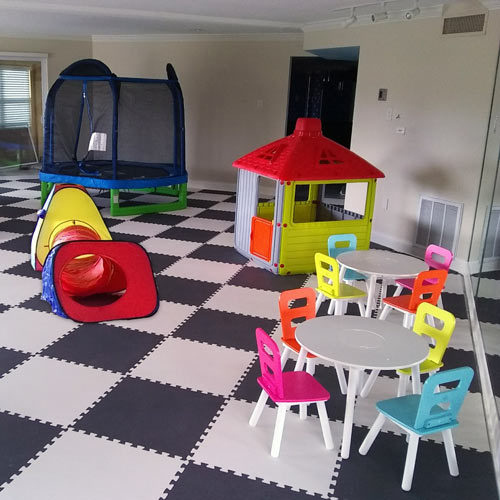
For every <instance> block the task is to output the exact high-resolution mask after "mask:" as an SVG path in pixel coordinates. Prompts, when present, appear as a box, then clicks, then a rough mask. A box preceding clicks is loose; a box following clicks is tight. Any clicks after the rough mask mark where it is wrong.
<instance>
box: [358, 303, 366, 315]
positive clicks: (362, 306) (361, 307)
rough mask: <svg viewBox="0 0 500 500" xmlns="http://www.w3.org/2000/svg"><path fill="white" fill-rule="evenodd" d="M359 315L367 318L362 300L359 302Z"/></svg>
mask: <svg viewBox="0 0 500 500" xmlns="http://www.w3.org/2000/svg"><path fill="white" fill-rule="evenodd" d="M358 308H359V315H360V316H361V317H362V318H363V317H364V316H365V306H364V305H363V302H361V300H358Z"/></svg>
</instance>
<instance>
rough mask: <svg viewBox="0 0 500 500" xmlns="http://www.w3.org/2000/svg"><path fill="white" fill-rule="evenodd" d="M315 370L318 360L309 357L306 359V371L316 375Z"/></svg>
mask: <svg viewBox="0 0 500 500" xmlns="http://www.w3.org/2000/svg"><path fill="white" fill-rule="evenodd" d="M315 371H316V361H315V358H307V361H306V372H307V373H309V375H314V372H315Z"/></svg>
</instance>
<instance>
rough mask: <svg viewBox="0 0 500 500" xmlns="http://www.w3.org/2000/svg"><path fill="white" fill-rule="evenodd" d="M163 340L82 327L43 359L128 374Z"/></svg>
mask: <svg viewBox="0 0 500 500" xmlns="http://www.w3.org/2000/svg"><path fill="white" fill-rule="evenodd" d="M162 340H163V337H161V336H158V335H153V334H150V333H145V332H137V331H134V330H129V329H126V328H119V327H115V326H110V325H103V324H99V323H98V324H89V323H87V324H84V325H81V326H79V327H77V328H76V329H75V330H73V331H72V332H71V333H69V334H68V335H66V336H64V337H63V338H62V339H60V340H59V341H57V342H55V343H54V344H52V345H51V346H49V347H48V348H47V349H45V350H44V351H42V353H41V354H42V355H45V356H52V357H54V358H58V359H64V360H67V361H74V362H76V363H82V364H84V365H87V366H94V367H96V368H103V369H104V370H111V371H115V372H127V371H128V370H129V369H130V368H132V366H134V365H135V364H136V363H137V362H138V361H139V360H140V359H141V358H142V357H144V356H145V355H146V354H147V353H148V352H149V351H150V350H151V349H153V347H155V346H156V345H157V344H158V343H159V342H161V341H162Z"/></svg>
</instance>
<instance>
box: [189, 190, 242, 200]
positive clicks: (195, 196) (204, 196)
mask: <svg viewBox="0 0 500 500" xmlns="http://www.w3.org/2000/svg"><path fill="white" fill-rule="evenodd" d="M231 196H233V195H231V194H218V193H200V192H195V193H191V194H189V195H188V198H191V199H192V200H208V201H224V200H227V199H228V198H231Z"/></svg>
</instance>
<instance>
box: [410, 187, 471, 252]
mask: <svg viewBox="0 0 500 500" xmlns="http://www.w3.org/2000/svg"><path fill="white" fill-rule="evenodd" d="M461 218H462V205H461V204H458V203H452V202H449V201H444V200H439V199H436V198H427V197H423V196H422V197H421V198H420V212H419V217H418V223H417V235H416V237H415V243H416V244H417V245H419V246H422V247H427V246H428V245H430V244H431V243H432V244H434V245H439V246H441V247H444V248H447V249H448V250H451V251H452V252H453V253H455V249H456V246H457V241H458V235H459V232H460V224H461Z"/></svg>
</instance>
